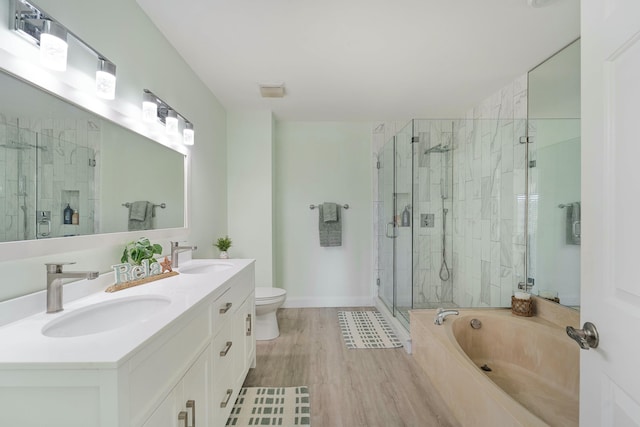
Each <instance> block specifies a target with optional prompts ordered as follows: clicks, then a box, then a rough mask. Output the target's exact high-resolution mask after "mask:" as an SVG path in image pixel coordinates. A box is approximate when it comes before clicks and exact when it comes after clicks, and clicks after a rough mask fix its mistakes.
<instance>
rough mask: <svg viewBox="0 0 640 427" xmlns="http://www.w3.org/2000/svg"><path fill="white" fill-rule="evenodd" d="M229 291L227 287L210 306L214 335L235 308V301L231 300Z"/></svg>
mask: <svg viewBox="0 0 640 427" xmlns="http://www.w3.org/2000/svg"><path fill="white" fill-rule="evenodd" d="M229 291H230V289H227V290H226V291H225V292H224V293H223V294H222V295H220V296H219V297H218V298H217V299H216V300H215V301H214V303H213V305H212V306H211V322H212V323H213V324H212V330H213V335H214V336H215V335H216V334H217V333H218V332H219V331H220V330H221V329H222V327H223V326H225V324H226V323H227V322H228V321H229V320H230V319H231V317H232V316H233V312H234V311H235V310H236V308H237V303H235V301H233V300H232V296H231V295H230V294H229Z"/></svg>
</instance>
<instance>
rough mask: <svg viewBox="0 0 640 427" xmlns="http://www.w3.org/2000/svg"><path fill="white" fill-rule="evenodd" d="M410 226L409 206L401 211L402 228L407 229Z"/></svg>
mask: <svg viewBox="0 0 640 427" xmlns="http://www.w3.org/2000/svg"><path fill="white" fill-rule="evenodd" d="M410 225H411V212H410V211H409V205H407V206H405V207H404V211H402V222H401V226H402V227H409V226H410Z"/></svg>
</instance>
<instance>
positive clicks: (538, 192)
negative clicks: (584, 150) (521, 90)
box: [527, 40, 581, 307]
mask: <svg viewBox="0 0 640 427" xmlns="http://www.w3.org/2000/svg"><path fill="white" fill-rule="evenodd" d="M528 116H529V135H530V136H533V140H534V142H533V144H528V147H529V148H528V149H529V160H530V162H529V225H528V230H529V239H528V257H527V258H528V259H527V262H528V266H527V271H528V276H529V277H530V278H531V279H532V280H533V283H534V287H533V291H532V292H533V293H534V294H538V295H540V296H541V297H544V298H547V299H549V300H552V301H556V302H559V303H560V304H563V305H566V306H570V307H577V306H578V305H579V304H580V243H581V233H580V223H581V221H580V218H581V204H580V41H579V40H578V41H575V42H573V43H572V44H570V45H569V46H567V47H566V48H565V49H563V50H561V51H560V52H558V53H557V54H556V55H554V56H552V57H551V58H549V59H548V60H547V61H545V62H544V63H542V64H541V65H539V66H538V67H536V68H535V69H533V70H531V71H530V72H529V106H528Z"/></svg>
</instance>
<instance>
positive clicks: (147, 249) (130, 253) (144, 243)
mask: <svg viewBox="0 0 640 427" xmlns="http://www.w3.org/2000/svg"><path fill="white" fill-rule="evenodd" d="M161 253H162V246H160V245H158V244H151V242H150V241H149V239H147V238H146V237H141V238H139V239H138V240H135V241H132V242H129V243H127V245H126V246H125V248H124V252H122V257H121V258H120V262H122V263H125V262H128V263H129V264H132V265H140V264H142V261H143V260H145V259H148V260H149V264H152V263H154V262H158V261H157V260H156V258H155V255H159V254H161Z"/></svg>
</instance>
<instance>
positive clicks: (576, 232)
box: [565, 202, 581, 245]
mask: <svg viewBox="0 0 640 427" xmlns="http://www.w3.org/2000/svg"><path fill="white" fill-rule="evenodd" d="M566 210H567V212H566V221H565V226H566V240H565V241H566V243H567V245H579V244H580V240H581V236H580V225H581V224H580V202H574V203H571V204H569V205H567V206H566Z"/></svg>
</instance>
